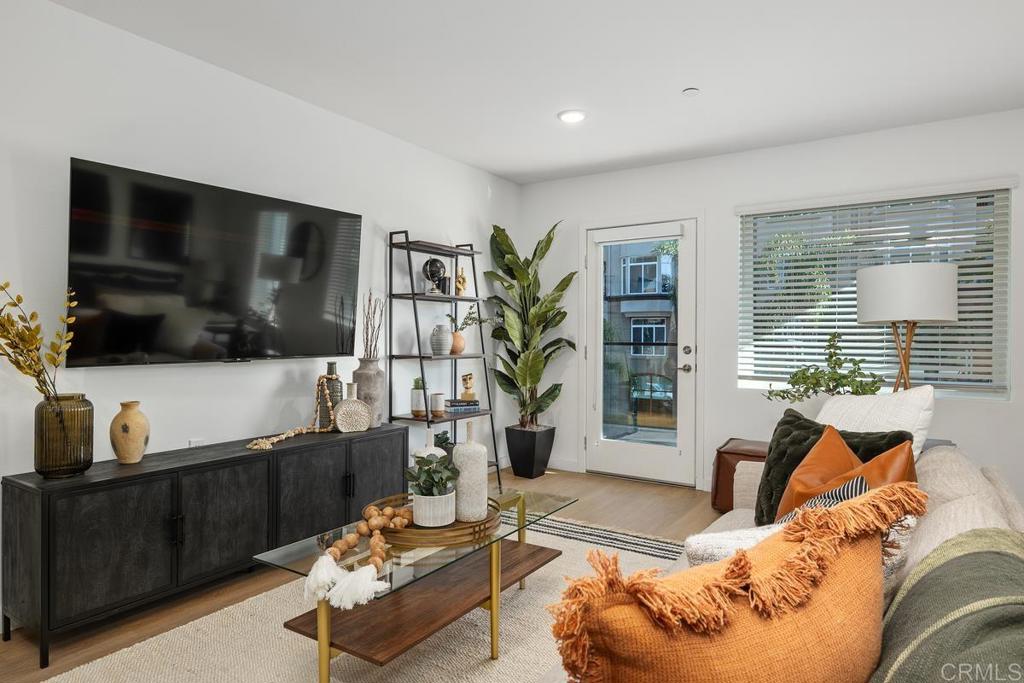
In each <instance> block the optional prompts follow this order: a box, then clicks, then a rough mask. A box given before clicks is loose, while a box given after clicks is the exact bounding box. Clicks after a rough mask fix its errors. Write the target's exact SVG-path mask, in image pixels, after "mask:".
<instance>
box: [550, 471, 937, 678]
mask: <svg viewBox="0 0 1024 683" xmlns="http://www.w3.org/2000/svg"><path fill="white" fill-rule="evenodd" d="M926 498H927V496H926V495H925V494H924V492H923V491H921V490H919V489H918V488H917V484H912V483H908V482H904V483H901V484H893V485H891V486H885V487H883V488H880V489H876V490H873V491H868V492H867V493H866V494H864V495H862V496H859V497H857V498H854V499H852V500H848V501H845V502H843V503H840V504H839V505H837V506H835V507H832V508H814V509H807V510H800V511H799V512H798V513H797V516H796V519H795V520H793V521H792V522H790V523H789V524H787V525H786V526H785V527H783V529H782V530H781V531H780V532H778V533H776V534H773V535H771V536H769V537H768V538H767V539H765V540H763V541H761V542H760V543H759V544H757V545H756V546H754V547H753V548H750V549H749V550H746V551H743V550H740V551H738V552H737V553H736V554H735V555H734V556H733V557H731V558H729V559H726V560H722V561H720V562H716V563H714V564H705V565H700V566H698V567H692V568H690V569H687V570H684V571H681V572H679V573H676V574H672V575H670V576H666V577H660V576H658V570H656V569H653V570H652V569H647V570H641V571H639V572H636V573H635V574H633V575H632V576H623V574H622V572H621V571H620V569H619V564H618V558H617V557H608V556H606V555H603V554H601V553H600V552H598V551H592V552H591V555H590V556H589V557H588V559H589V560H590V563H591V564H592V565H593V566H594V569H595V570H596V576H587V577H583V578H579V579H575V580H572V581H570V584H569V587H568V588H567V589H566V590H565V592H564V593H563V595H562V602H560V603H558V604H557V605H552V606H551V607H550V608H549V609H550V610H551V612H552V613H553V615H554V616H555V623H554V625H553V627H552V633H553V634H554V636H555V638H556V639H557V640H558V651H559V653H560V654H561V656H562V663H563V665H564V667H565V670H566V672H567V673H568V675H569V676H568V677H569V680H570V681H574V682H575V681H582V682H584V683H665V682H666V681H671V682H672V683H698V682H700V683H703V682H704V681H715V683H749V682H750V681H759V682H761V683H820V682H821V681H836V682H841V683H862V682H863V681H866V680H868V678H870V677H871V674H872V672H873V671H874V670H875V667H876V666H877V665H878V657H879V653H880V651H881V646H882V611H883V605H884V601H883V599H882V535H883V534H886V533H887V532H889V531H890V529H891V528H892V526H893V525H894V524H896V523H898V521H899V520H901V519H902V518H903V517H905V516H906V515H921V514H923V513H924V510H925V501H926Z"/></svg>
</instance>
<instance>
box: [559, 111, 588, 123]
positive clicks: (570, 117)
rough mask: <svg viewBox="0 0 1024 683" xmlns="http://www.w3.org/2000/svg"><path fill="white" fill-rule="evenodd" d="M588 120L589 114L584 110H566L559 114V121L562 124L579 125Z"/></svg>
mask: <svg viewBox="0 0 1024 683" xmlns="http://www.w3.org/2000/svg"><path fill="white" fill-rule="evenodd" d="M585 118H587V112H585V111H583V110H582V109H566V110H565V111H560V112H558V120H559V121H561V122H562V123H579V122H580V121H582V120H583V119H585Z"/></svg>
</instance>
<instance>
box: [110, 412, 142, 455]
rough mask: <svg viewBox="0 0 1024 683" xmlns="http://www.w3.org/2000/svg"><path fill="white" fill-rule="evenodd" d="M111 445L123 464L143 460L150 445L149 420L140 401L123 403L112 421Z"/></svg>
mask: <svg viewBox="0 0 1024 683" xmlns="http://www.w3.org/2000/svg"><path fill="white" fill-rule="evenodd" d="M110 445H111V447H112V448H113V449H114V455H116V456H117V461H118V462H119V463H121V464H122V465H133V464H135V463H137V462H139V461H140V460H142V454H143V453H145V452H146V446H148V445H149V420H148V419H147V418H146V415H145V414H144V413H143V412H142V411H141V410H139V402H138V401H124V402H123V403H121V412H119V413H118V414H117V415H115V416H114V419H113V420H112V421H111V423H110Z"/></svg>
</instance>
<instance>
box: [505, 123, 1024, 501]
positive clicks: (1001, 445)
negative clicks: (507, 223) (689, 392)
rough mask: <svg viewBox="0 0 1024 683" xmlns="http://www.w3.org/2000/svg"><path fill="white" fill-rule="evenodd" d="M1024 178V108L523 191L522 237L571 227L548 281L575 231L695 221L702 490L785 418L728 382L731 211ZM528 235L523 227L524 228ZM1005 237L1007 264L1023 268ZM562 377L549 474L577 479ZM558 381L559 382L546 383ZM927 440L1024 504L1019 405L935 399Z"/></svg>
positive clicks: (1017, 215)
mask: <svg viewBox="0 0 1024 683" xmlns="http://www.w3.org/2000/svg"><path fill="white" fill-rule="evenodd" d="M1021 174H1024V110H1017V111H1012V112H1005V113H1000V114H992V115H986V116H978V117H972V118H965V119H958V120H953V121H946V122H941V123H935V124H928V125H920V126H912V127H906V128H899V129H892V130H886V131H881V132H877V133H870V134H864V135H856V136H849V137H841V138H833V139H828V140H822V141H818V142H813V143H806V144H800V145H790V146H786V147H777V148H772V149H763V150H756V151H751V152H745V153H740V154H731V155H726V156H719V157H713V158H707V159H700V160H695V161H686V162H680V163H673V164H665V165H659V166H651V167H646V168H639V169H634V170H629V171H622V172H615V173H603V174H598V175H591V176H585V177H579V178H572V179H567V180H558V181H550V182H544V183H538V184H533V185H527V186H525V187H524V188H523V203H522V208H521V220H522V223H521V225H522V226H524V228H523V230H521V231H519V233H517V239H518V240H519V241H521V242H523V243H526V242H528V241H529V240H530V239H531V238H535V237H536V235H539V234H540V233H541V231H542V230H544V229H546V227H548V226H550V225H551V224H552V223H554V222H555V221H557V220H559V219H565V223H564V224H563V226H564V227H563V228H562V229H561V233H560V235H559V237H558V239H557V240H556V243H555V247H554V249H553V250H552V252H551V254H550V256H549V257H548V264H547V268H546V277H547V280H548V281H550V282H554V280H555V279H556V278H557V277H558V276H559V275H560V274H561V273H562V272H564V271H565V270H567V269H569V268H574V267H575V268H579V267H580V266H581V265H582V264H581V263H580V257H579V249H580V247H579V231H580V230H582V229H585V228H588V227H599V226H602V225H616V224H623V223H629V222H630V221H641V220H669V219H676V218H684V217H690V216H696V217H698V218H699V219H700V228H699V233H700V234H699V241H700V256H699V267H698V270H699V272H698V282H699V285H698V288H699V291H698V302H699V303H698V340H699V341H698V345H699V357H698V358H697V368H698V373H699V374H698V379H699V381H698V386H699V387H701V389H699V395H698V411H699V415H703V418H704V419H703V420H702V421H701V420H700V419H699V418H698V427H697V429H698V462H697V476H698V479H697V481H698V485H702V486H703V487H704V488H707V487H708V486H709V483H710V475H711V462H712V460H713V458H714V451H715V449H716V448H717V447H718V446H719V445H720V444H721V443H722V442H724V441H725V440H726V439H727V438H728V437H730V436H741V437H748V438H760V439H767V438H768V437H769V436H770V435H771V431H772V428H773V426H774V424H775V422H776V421H777V419H778V417H779V416H780V414H781V413H782V410H783V408H784V407H785V406H784V405H782V404H778V403H770V402H768V401H767V400H765V399H764V398H762V397H761V394H760V392H759V391H757V390H753V389H739V388H737V382H736V352H737V346H736V344H737V342H736V330H737V286H738V273H737V263H738V249H739V224H738V219H737V217H736V215H735V209H736V207H737V206H740V205H745V204H751V203H766V202H776V201H784V200H795V199H806V198H813V197H826V196H835V195H851V194H857V193H870V192H879V191H886V190H890V189H897V188H915V187H923V186H930V185H940V184H946V183H955V182H959V181H971V180H976V179H982V178H991V177H997V176H1006V175H1018V176H1019V175H1021ZM1011 204H1012V228H1011V230H1012V231H1016V230H1017V229H1019V228H1020V226H1021V219H1022V216H1024V213H1022V209H1021V206H1020V191H1019V190H1014V191H1013V193H1012V195H1011ZM527 226H528V227H527ZM1022 258H1024V246H1022V244H1021V240H1020V239H1018V237H1017V235H1012V236H1011V263H1012V264H1014V265H1020V264H1022V263H1024V261H1022ZM1022 282H1024V278H1020V277H1017V276H1016V274H1014V276H1013V278H1012V283H1011V293H1010V303H1011V315H1010V318H1011V320H1010V324H1011V344H1010V353H1009V355H1010V358H1011V365H1012V367H1011V387H1016V388H1019V387H1021V382H1022V380H1024V370H1022V364H1021V363H1015V362H1012V359H1016V358H1019V357H1020V356H1021V353H1022V352H1024V336H1022V335H1021V325H1022V317H1021V315H1020V304H1021V301H1024V285H1022ZM579 291H580V290H579V287H578V286H577V287H576V291H575V292H573V293H572V294H571V297H570V299H571V304H572V307H571V310H570V315H569V317H568V318H567V320H566V326H567V330H566V331H567V332H569V333H570V334H575V335H576V336H577V337H578V338H581V337H582V329H581V328H580V327H579V325H580V322H581V316H580V313H581V311H580V307H581V302H580V300H579ZM556 374H560V380H561V381H563V382H565V387H564V389H563V391H562V398H561V399H560V400H559V401H558V403H556V405H555V407H554V408H553V409H552V411H551V414H550V415H549V416H548V418H547V419H546V420H545V421H546V422H549V423H552V424H557V425H558V430H559V431H558V435H557V439H556V445H555V455H554V456H553V458H554V460H553V463H552V464H553V465H557V466H560V467H567V468H572V469H578V468H579V467H580V465H581V461H580V460H578V456H580V449H581V446H582V429H583V428H582V425H581V415H580V414H579V410H578V404H579V403H580V399H581V396H580V393H579V384H580V377H579V373H578V370H577V363H576V361H575V359H562V360H561V361H560V364H559V366H558V368H556ZM552 379H558V377H556V376H553V377H552ZM816 410H817V406H814V407H808V410H807V412H808V413H809V414H810V415H812V416H813V415H814V414H815V412H816ZM932 435H933V436H935V437H937V438H938V437H941V438H948V439H953V440H955V441H957V442H958V443H959V444H960V445H961V446H962V447H963V448H965V449H966V450H967V452H968V453H969V454H970V455H971V456H972V457H973V458H974V459H975V460H976V461H978V462H980V463H983V464H989V463H994V464H998V465H1000V466H1001V467H1002V469H1003V470H1004V472H1006V474H1007V476H1008V477H1010V478H1011V481H1012V482H1013V484H1014V485H1015V486H1016V489H1017V491H1018V492H1019V493H1021V494H1024V462H1022V459H1021V456H1020V452H1021V449H1022V447H1024V420H1021V403H1020V399H1019V397H1017V392H1014V398H1011V399H998V398H982V397H957V398H941V399H939V401H938V405H937V407H936V416H935V422H934V427H933V430H932Z"/></svg>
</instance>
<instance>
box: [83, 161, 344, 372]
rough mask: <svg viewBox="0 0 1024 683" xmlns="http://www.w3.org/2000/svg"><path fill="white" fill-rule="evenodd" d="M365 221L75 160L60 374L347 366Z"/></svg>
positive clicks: (323, 210) (338, 212) (330, 211)
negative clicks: (103, 369) (165, 367)
mask: <svg viewBox="0 0 1024 683" xmlns="http://www.w3.org/2000/svg"><path fill="white" fill-rule="evenodd" d="M361 226H362V217H361V216H358V215H356V214H352V213H345V212H343V211H335V210H332V209H325V208H321V207H316V206H309V205H307V204H299V203H297V202H291V201H286V200H284V199H275V198H273V197H264V196H261V195H256V194H250V193H248V192H240V191H237V190H229V189H226V188H222V187H215V186H213V185H205V184H202V183H195V182H190V181H187V180H179V179H177V178H168V177H166V176H161V175H156V174H153V173H145V172H142V171H135V170H131V169H127V168H120V167H117V166H109V165H107V164H100V163H96V162H93V161H84V160H81V159H72V160H71V191H70V214H69V235H68V245H69V248H68V286H69V287H71V288H72V289H73V290H75V292H76V298H77V300H78V302H79V304H78V307H77V308H76V309H75V317H76V321H75V323H74V324H73V325H72V327H71V329H72V331H74V333H75V336H74V339H73V343H72V344H71V349H70V350H69V351H68V359H67V363H68V366H69V367H86V366H97V365H148V364H155V363H186V362H202V361H238V360H256V359H271V358H299V357H310V356H350V355H352V353H353V345H354V341H355V311H356V303H357V297H358V292H357V286H358V281H359V242H360V230H361Z"/></svg>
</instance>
